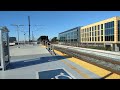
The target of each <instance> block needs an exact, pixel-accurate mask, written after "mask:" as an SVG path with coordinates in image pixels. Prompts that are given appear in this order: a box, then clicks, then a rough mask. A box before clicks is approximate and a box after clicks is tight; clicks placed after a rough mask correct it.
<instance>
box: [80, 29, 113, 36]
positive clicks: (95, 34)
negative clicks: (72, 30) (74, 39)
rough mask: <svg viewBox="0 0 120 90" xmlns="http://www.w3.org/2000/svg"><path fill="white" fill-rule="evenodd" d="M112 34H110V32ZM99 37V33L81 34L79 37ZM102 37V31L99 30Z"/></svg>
mask: <svg viewBox="0 0 120 90" xmlns="http://www.w3.org/2000/svg"><path fill="white" fill-rule="evenodd" d="M111 33H112V32H111ZM97 35H98V36H100V31H95V32H89V33H82V34H81V37H89V36H90V37H91V36H97ZM102 35H103V30H101V36H102Z"/></svg>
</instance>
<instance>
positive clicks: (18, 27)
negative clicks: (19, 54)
mask: <svg viewBox="0 0 120 90" xmlns="http://www.w3.org/2000/svg"><path fill="white" fill-rule="evenodd" d="M11 25H12V26H16V27H17V34H18V48H20V45H19V26H24V25H17V24H11Z"/></svg>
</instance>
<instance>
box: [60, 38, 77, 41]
mask: <svg viewBox="0 0 120 90" xmlns="http://www.w3.org/2000/svg"><path fill="white" fill-rule="evenodd" d="M75 41H77V39H60V42H75Z"/></svg>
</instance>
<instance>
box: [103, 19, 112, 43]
mask: <svg viewBox="0 0 120 90" xmlns="http://www.w3.org/2000/svg"><path fill="white" fill-rule="evenodd" d="M113 37H114V21H112V22H107V23H105V41H113V40H114V38H113Z"/></svg>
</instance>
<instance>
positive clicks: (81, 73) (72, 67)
mask: <svg viewBox="0 0 120 90" xmlns="http://www.w3.org/2000/svg"><path fill="white" fill-rule="evenodd" d="M62 62H63V63H65V64H66V65H67V66H69V67H70V68H71V69H73V70H75V71H76V72H77V73H79V74H80V75H81V76H82V77H84V78H86V79H91V78H90V77H89V76H88V75H87V74H85V73H83V72H81V71H80V70H78V69H77V68H75V67H74V66H72V65H71V64H69V63H67V62H66V61H64V60H62Z"/></svg>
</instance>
